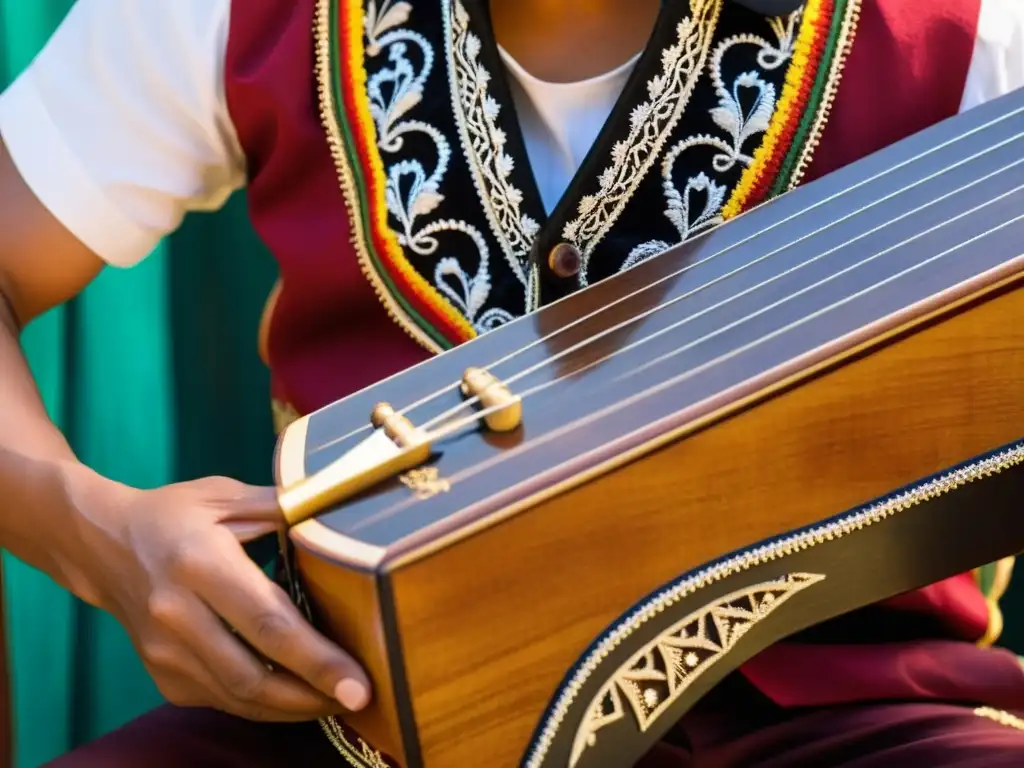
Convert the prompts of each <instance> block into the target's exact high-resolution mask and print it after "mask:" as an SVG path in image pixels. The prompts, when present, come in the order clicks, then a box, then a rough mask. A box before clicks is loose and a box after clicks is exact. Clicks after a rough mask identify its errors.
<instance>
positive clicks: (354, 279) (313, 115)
mask: <svg viewBox="0 0 1024 768" xmlns="http://www.w3.org/2000/svg"><path fill="white" fill-rule="evenodd" d="M315 5H316V3H315V0H293V1H292V2H287V3H235V4H234V5H233V9H234V12H233V13H232V15H231V29H230V33H229V36H228V47H227V59H226V71H225V91H226V98H227V103H228V109H229V110H230V113H231V117H232V121H233V123H234V125H235V127H236V130H237V132H238V136H239V140H240V142H241V145H242V147H243V149H244V151H245V154H246V158H247V162H248V174H249V184H248V192H247V194H248V199H249V209H250V214H251V218H252V221H253V226H254V227H255V229H256V231H257V233H258V234H259V236H260V237H261V238H262V239H263V241H264V242H265V243H266V244H267V246H268V247H269V248H270V250H271V251H272V252H273V253H274V255H275V257H276V259H277V261H278V264H279V266H280V278H281V283H282V289H281V292H280V296H279V297H278V299H277V302H276V308H275V310H274V313H273V320H272V321H271V322H270V324H269V332H268V338H267V347H268V349H267V351H268V353H269V354H268V356H269V363H270V367H271V372H272V382H273V390H274V396H275V397H276V398H277V399H279V400H282V401H284V402H288V403H290V404H291V405H292V406H293V407H294V408H296V409H297V410H298V411H299V412H300V413H308V412H309V411H312V410H316V409H317V408H320V407H321V406H323V405H326V404H328V403H330V402H332V401H333V400H336V399H338V398H340V397H343V396H344V395H347V394H349V393H351V392H354V391H357V390H359V389H361V388H363V387H365V386H368V385H370V384H372V383H373V382H375V381H379V380H380V379H382V378H386V377H387V376H390V375H391V374H393V373H396V372H397V371H399V370H402V369H403V368H407V367H409V366H410V365H413V364H415V363H418V362H420V361H421V360H423V359H425V357H426V356H427V355H428V353H427V352H426V350H424V349H422V348H420V347H419V346H418V345H417V344H416V343H415V342H414V341H412V339H410V338H409V337H407V336H406V335H405V333H404V332H403V331H402V330H401V329H400V328H399V327H398V326H396V325H395V324H394V323H393V322H391V320H390V319H389V317H388V315H387V312H386V311H385V309H384V307H383V306H382V305H381V303H380V301H379V300H378V299H377V297H376V296H375V295H374V292H373V289H372V288H371V286H370V283H369V282H368V281H367V279H366V278H365V277H364V276H363V275H362V272H361V271H360V267H359V263H358V261H357V259H356V252H355V249H354V247H353V246H352V240H351V239H352V228H351V226H350V224H349V221H348V218H347V215H346V208H345V202H344V198H343V196H342V194H341V189H340V187H339V183H338V177H337V174H336V172H335V166H334V161H333V159H332V156H331V153H330V149H329V147H328V143H327V139H326V134H325V132H324V128H323V127H322V125H321V120H320V113H319V104H318V99H317V84H316V81H315V78H314V72H315V59H314V50H313V48H314V40H313V34H312V23H313V18H314V8H315Z"/></svg>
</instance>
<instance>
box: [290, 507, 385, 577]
mask: <svg viewBox="0 0 1024 768" xmlns="http://www.w3.org/2000/svg"><path fill="white" fill-rule="evenodd" d="M289 536H290V537H291V540H292V543H293V544H295V545H296V546H297V547H300V548H302V549H305V550H307V551H309V552H311V553H312V554H314V555H319V556H321V557H325V558H327V559H328V560H331V561H334V562H336V563H341V564H343V565H347V566H350V567H354V568H357V569H360V570H367V571H379V570H382V569H385V568H386V567H387V563H386V559H387V555H388V551H387V549H386V548H384V547H379V546H376V545H374V544H368V543H366V542H362V541H359V540H358V539H353V538H351V537H349V536H345V535H344V534H341V533H338V532H337V531H335V530H334V529H333V528H330V527H328V526H326V525H324V524H323V523H321V522H320V521H319V520H317V519H316V518H312V519H310V520H304V521H303V522H301V523H299V524H298V525H296V526H294V527H293V528H292V529H291V530H290V531H289Z"/></svg>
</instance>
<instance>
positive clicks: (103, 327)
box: [0, 0, 1024, 768]
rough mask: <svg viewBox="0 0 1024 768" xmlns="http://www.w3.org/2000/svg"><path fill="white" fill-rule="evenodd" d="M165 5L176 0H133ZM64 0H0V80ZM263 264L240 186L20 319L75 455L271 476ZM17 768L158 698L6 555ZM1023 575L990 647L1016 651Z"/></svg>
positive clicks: (98, 626)
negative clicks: (996, 643)
mask: <svg viewBox="0 0 1024 768" xmlns="http://www.w3.org/2000/svg"><path fill="white" fill-rule="evenodd" d="M139 1H140V2H174V1H175V0H139ZM71 3H72V0H0V89H2V88H3V87H4V86H6V84H7V83H8V82H9V81H10V80H11V79H12V78H13V77H14V76H15V75H16V74H17V73H18V72H19V71H21V69H22V68H23V67H24V66H25V65H27V64H28V62H29V61H30V60H31V58H32V57H33V56H34V55H35V53H36V52H37V51H38V50H39V48H40V47H41V46H42V45H43V43H45V41H46V39H47V37H48V36H49V34H50V33H51V32H52V31H53V29H54V28H55V27H56V25H57V24H58V23H59V22H60V20H61V18H62V17H63V15H64V14H65V13H66V12H67V10H68V8H69V7H70V6H71ZM275 275H276V271H275V267H274V264H273V262H272V260H271V259H270V257H269V255H268V254H267V252H266V251H265V249H264V248H263V247H262V245H261V244H260V243H259V241H258V240H257V239H256V237H255V235H254V233H253V232H252V229H251V227H250V225H249V222H248V219H247V215H246V211H245V202H244V198H243V197H242V196H237V197H236V198H235V199H233V200H232V201H231V202H230V203H229V205H228V206H227V207H226V209H225V210H224V211H222V212H220V213H217V214H215V215H211V216H197V217H192V218H190V219H189V220H188V221H186V223H185V226H184V227H183V229H182V230H181V231H180V232H178V233H176V234H175V235H174V236H173V237H170V238H168V239H167V240H166V241H165V242H164V243H162V244H161V245H160V247H159V248H157V250H156V252H155V253H154V254H153V255H152V256H151V257H150V258H149V259H147V260H146V261H145V262H143V264H142V265H141V266H139V267H137V268H135V269H132V270H128V271H113V270H108V271H107V272H106V273H105V274H103V275H102V276H101V277H100V279H99V280H98V281H97V282H96V283H95V284H94V285H93V286H91V287H90V288H89V289H88V290H87V291H86V292H85V294H84V295H83V296H82V297H80V298H79V299H77V300H75V301H74V302H72V303H71V304H69V305H68V306H66V307H61V308H59V309H58V310H56V311H54V312H51V313H50V314H48V315H47V316H45V317H43V318H41V319H39V320H38V321H36V322H35V323H33V324H32V326H31V327H30V328H28V329H27V330H26V333H25V337H24V344H25V348H26V351H27V354H28V357H29V361H30V364H31V366H32V369H33V371H34V373H35V375H36V377H37V380H38V382H39V385H40V389H41V390H42V392H43V396H44V398H45V400H46V403H47V405H48V407H49V409H50V412H51V414H52V416H53V418H54V419H55V420H56V422H57V423H58V424H59V425H60V426H61V427H62V428H63V429H64V430H65V431H66V433H67V434H68V435H69V436H70V438H71V440H72V443H73V444H74V446H75V448H76V450H77V451H78V453H79V455H80V456H81V457H82V459H83V460H84V461H86V462H87V463H88V464H90V465H91V466H93V467H95V468H96V469H97V470H99V471H101V472H103V473H106V474H107V475H108V476H110V477H113V478H116V479H118V480H121V481H123V482H126V483H131V484H134V485H136V486H140V487H153V486H158V485H161V484H165V483H167V482H172V481H175V480H180V479H187V478H193V477H199V476H203V475H210V474H224V475H229V476H233V477H237V478H239V479H241V480H244V481H247V482H253V483H266V482H269V481H270V457H271V452H272V450H273V435H272V429H271V421H270V411H269V386H268V380H267V371H266V370H265V368H264V366H263V364H262V363H261V362H260V360H259V358H258V355H257V352H256V328H257V323H258V320H259V316H260V312H261V310H262V306H263V302H264V300H265V298H266V296H267V294H268V292H269V290H270V288H271V285H272V283H273V280H274V278H275ZM4 567H5V569H6V595H5V602H6V620H7V626H8V632H9V635H8V637H9V641H10V645H11V649H10V650H11V658H12V674H13V681H12V682H13V687H14V691H13V697H14V702H13V704H14V710H15V728H16V739H17V744H16V755H17V761H16V765H17V768H34V767H35V766H38V765H40V764H41V763H43V762H45V761H47V760H49V759H51V758H53V757H55V756H57V755H59V754H61V753H63V752H64V751H66V750H68V749H70V748H71V747H73V746H75V745H78V744H81V743H83V742H85V741H88V740H90V739H92V738H95V737H97V736H99V735H101V734H103V733H105V732H107V731H108V730H110V729H112V728H115V727H117V726H119V725H121V724H122V723H124V722H126V721H127V720H129V719H131V718H132V717H134V716H135V715H137V714H139V713H141V712H143V711H145V710H147V709H149V708H151V707H152V706H154V705H156V704H158V703H160V696H159V694H158V692H157V691H156V689H155V687H154V686H153V684H152V682H151V680H150V679H149V677H148V675H147V674H146V672H145V670H144V668H143V667H142V665H141V664H140V663H139V661H138V658H137V656H136V655H135V653H134V650H133V649H132V647H131V644H130V642H129V641H128V639H127V636H126V635H125V633H124V632H123V631H122V630H121V629H120V627H119V626H118V625H117V624H116V623H115V622H114V621H112V620H111V618H110V617H109V616H107V615H105V614H102V613H100V612H97V611H94V610H92V609H91V608H89V607H87V606H84V605H82V604H81V603H79V602H78V601H76V600H74V599H73V598H71V597H70V596H69V595H68V594H67V593H66V592H64V591H63V590H61V589H60V588H59V587H57V586H56V585H54V584H53V582H51V581H50V580H49V579H48V578H47V577H45V576H43V575H41V574H39V573H38V572H35V571H33V570H32V569H30V568H28V567H26V566H25V565H23V564H22V563H19V562H17V561H16V560H14V559H13V558H11V557H9V556H8V555H6V554H5V562H4ZM1021 582H1024V579H1019V580H1017V581H1016V582H1015V583H1014V586H1013V587H1011V590H1010V593H1009V594H1008V595H1007V596H1006V599H1005V600H1004V605H1005V606H1006V608H1005V612H1006V630H1005V633H1004V636H1003V642H1004V644H1006V645H1008V646H1010V647H1012V648H1017V649H1020V648H1022V647H1024V642H1022V641H1024V611H1020V610H1015V609H1014V606H1016V605H1019V604H1020V603H1021V602H1022V600H1024V585H1022V583H1021Z"/></svg>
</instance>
